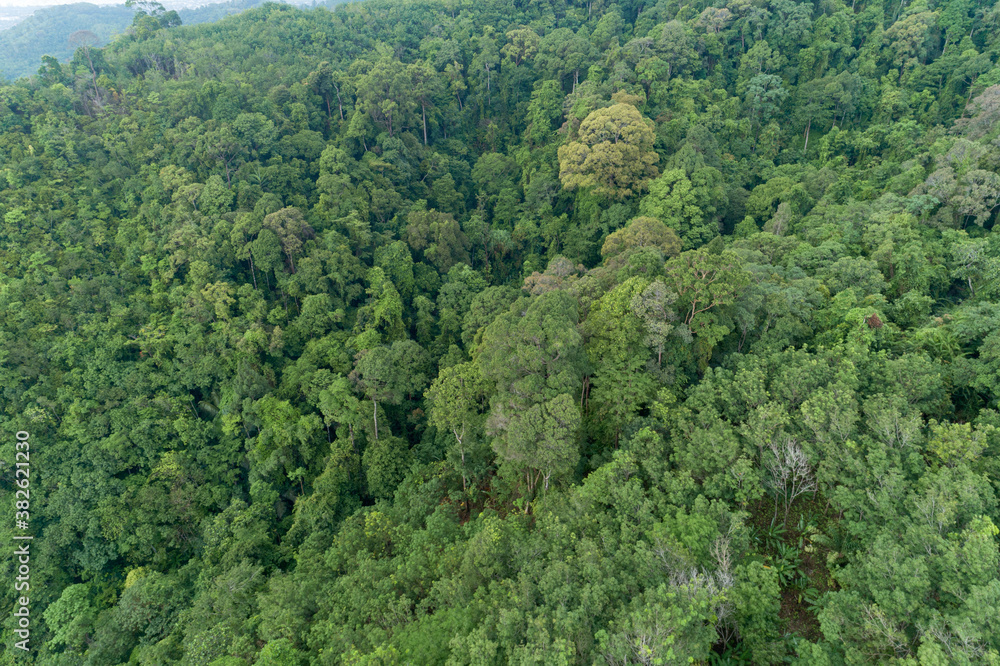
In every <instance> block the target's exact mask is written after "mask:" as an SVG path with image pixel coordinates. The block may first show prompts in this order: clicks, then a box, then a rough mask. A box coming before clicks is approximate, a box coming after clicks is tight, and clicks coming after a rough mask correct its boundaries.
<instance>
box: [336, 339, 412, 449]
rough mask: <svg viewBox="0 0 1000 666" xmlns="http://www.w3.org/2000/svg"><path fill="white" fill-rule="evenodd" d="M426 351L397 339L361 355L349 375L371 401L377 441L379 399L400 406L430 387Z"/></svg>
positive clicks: (409, 341)
mask: <svg viewBox="0 0 1000 666" xmlns="http://www.w3.org/2000/svg"><path fill="white" fill-rule="evenodd" d="M428 361H429V359H428V358H427V352H426V351H424V349H423V348H422V347H421V346H420V345H418V344H417V343H416V342H413V341H412V340H397V341H396V342H394V343H392V345H391V346H385V345H383V346H380V347H375V348H374V349H369V350H367V351H364V352H362V353H361V354H360V356H359V357H358V359H357V361H356V362H355V364H354V371H353V372H352V373H351V375H350V378H351V380H352V381H353V382H354V384H355V386H356V387H357V388H358V390H360V391H361V392H362V393H364V394H365V396H366V397H367V398H368V399H369V400H371V401H372V426H373V435H374V439H376V440H378V406H379V403H380V402H384V403H386V404H390V405H398V404H400V403H401V402H402V401H403V400H404V399H406V398H415V397H417V396H418V395H419V394H420V392H421V391H423V389H424V388H425V387H426V386H427V381H428V378H427V374H426V373H427V369H428V368H427V365H428Z"/></svg>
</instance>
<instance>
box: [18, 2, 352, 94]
mask: <svg viewBox="0 0 1000 666" xmlns="http://www.w3.org/2000/svg"><path fill="white" fill-rule="evenodd" d="M15 1H16V0H15ZM208 1H209V0H206V2H208ZM147 4H148V3H147ZM262 4H264V0H228V1H227V2H215V3H213V4H206V5H205V6H203V7H198V8H196V9H181V10H179V11H178V12H177V19H176V20H177V21H179V22H182V23H184V24H185V25H195V24H198V23H207V22H210V21H217V20H219V19H221V18H222V17H224V16H228V15H230V14H237V13H239V12H241V11H244V10H246V9H249V8H250V7H256V6H257V5H262ZM321 4H325V5H327V6H333V5H335V4H337V0H333V1H328V2H326V3H321ZM28 11H30V10H28ZM134 16H135V10H133V9H130V8H128V7H126V6H125V5H124V4H120V5H94V4H91V3H87V2H78V3H74V4H71V5H58V6H55V7H47V8H44V9H39V10H37V11H36V12H34V14H32V15H31V16H29V17H28V18H26V19H24V20H23V21H21V22H19V23H18V24H17V25H14V26H12V27H10V28H9V29H6V30H2V31H0V76H3V77H5V78H8V79H16V78H19V77H21V76H31V75H32V74H34V73H35V72H37V71H38V66H39V64H40V62H41V59H42V56H46V55H48V56H52V57H53V58H55V59H56V60H58V61H60V62H63V61H66V60H70V59H71V58H72V57H73V53H74V52H75V51H76V49H77V48H79V47H80V42H81V40H85V41H92V42H93V43H94V44H88V46H90V45H98V46H104V45H105V44H107V43H108V42H109V41H111V39H112V38H114V37H115V36H116V35H118V34H121V33H122V32H125V31H126V30H127V29H128V27H129V25H131V23H132V20H133V17H134ZM0 27H6V26H0ZM81 31H86V32H88V33H93V34H91V35H86V34H85V33H82V32H81Z"/></svg>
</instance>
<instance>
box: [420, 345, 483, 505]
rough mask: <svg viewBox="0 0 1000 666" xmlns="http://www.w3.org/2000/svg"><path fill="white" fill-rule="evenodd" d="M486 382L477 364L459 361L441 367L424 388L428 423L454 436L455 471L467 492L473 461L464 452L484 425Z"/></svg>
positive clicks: (475, 466) (466, 451)
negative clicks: (428, 405)
mask: <svg viewBox="0 0 1000 666" xmlns="http://www.w3.org/2000/svg"><path fill="white" fill-rule="evenodd" d="M486 391H487V385H486V383H485V382H484V381H483V378H482V375H481V374H480V371H479V366H477V365H476V364H475V363H461V364H459V365H455V366H452V367H450V368H443V369H442V370H441V372H439V373H438V376H437V378H436V379H435V380H434V383H433V384H431V387H430V388H429V389H428V390H427V394H426V397H427V401H428V403H429V404H430V418H429V422H430V424H431V425H433V426H435V427H437V428H439V429H441V430H444V431H446V432H450V433H451V434H452V436H454V438H455V443H456V447H455V450H456V451H457V453H458V463H459V464H457V465H456V468H457V471H458V473H459V474H461V475H462V492H463V493H467V492H468V487H469V478H470V477H471V476H473V474H474V472H475V470H476V468H477V467H478V466H479V465H476V464H475V463H476V461H474V460H472V456H471V455H470V456H469V459H468V460H467V459H466V456H467V453H468V454H471V453H472V452H473V447H471V446H470V443H471V442H473V441H475V439H476V438H477V436H478V434H479V433H478V432H477V431H478V430H479V429H481V428H482V427H483V421H484V420H485V410H486V408H487V406H488V405H487V401H486Z"/></svg>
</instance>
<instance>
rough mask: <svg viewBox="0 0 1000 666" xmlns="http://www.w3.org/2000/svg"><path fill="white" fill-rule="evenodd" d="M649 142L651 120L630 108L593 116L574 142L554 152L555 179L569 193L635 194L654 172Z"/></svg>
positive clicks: (613, 108)
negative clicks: (556, 155) (580, 190)
mask: <svg viewBox="0 0 1000 666" xmlns="http://www.w3.org/2000/svg"><path fill="white" fill-rule="evenodd" d="M654 139H655V136H654V133H653V121H651V120H649V119H648V118H643V117H642V114H641V113H639V110H638V109H636V108H635V106H633V105H632V104H626V103H618V104H614V105H612V106H609V107H607V108H604V109H597V110H596V111H592V112H591V113H590V114H589V115H588V116H587V117H586V118H585V119H584V121H583V122H582V123H580V131H579V135H578V138H577V140H576V141H571V142H569V143H567V144H566V145H564V146H560V147H559V180H561V181H562V184H563V187H565V188H566V189H568V190H572V189H576V188H578V187H589V188H592V189H593V192H594V193H596V194H602V195H605V196H608V197H610V198H614V199H624V198H626V197H629V196H631V195H633V194H637V193H638V192H641V191H643V190H645V189H646V185H647V183H648V182H649V180H650V179H651V178H655V177H656V176H657V175H658V173H659V172H658V171H657V169H656V167H655V166H654V165H655V164H656V162H657V161H658V160H659V156H658V155H657V154H656V151H655V150H653V141H654Z"/></svg>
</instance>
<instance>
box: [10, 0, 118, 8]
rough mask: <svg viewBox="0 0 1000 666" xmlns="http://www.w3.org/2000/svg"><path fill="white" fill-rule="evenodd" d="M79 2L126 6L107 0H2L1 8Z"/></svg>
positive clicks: (47, 5)
mask: <svg viewBox="0 0 1000 666" xmlns="http://www.w3.org/2000/svg"><path fill="white" fill-rule="evenodd" d="M77 2H89V3H90V4H92V5H124V4H125V0H121V2H108V1H107V0H0V7H49V6H51V5H72V4H74V3H77Z"/></svg>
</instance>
